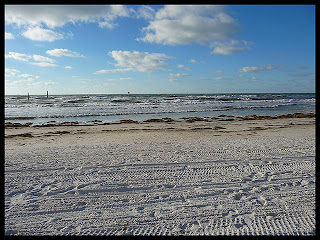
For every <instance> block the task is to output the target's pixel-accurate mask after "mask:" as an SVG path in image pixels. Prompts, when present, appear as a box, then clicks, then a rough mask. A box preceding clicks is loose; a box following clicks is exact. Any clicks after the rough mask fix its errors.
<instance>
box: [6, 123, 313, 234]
mask: <svg viewBox="0 0 320 240" xmlns="http://www.w3.org/2000/svg"><path fill="white" fill-rule="evenodd" d="M217 126H220V127H223V129H216V130H215V127H217ZM168 128H169V129H168ZM208 128H211V129H208ZM261 128H262V129H264V130H261ZM143 129H144V130H143ZM146 129H151V130H146ZM63 131H68V132H69V133H63ZM23 133H30V134H32V136H33V137H22V136H15V135H17V134H23ZM5 135H6V136H7V137H6V139H5V234H6V235H11V234H17V235H313V234H315V119H314V118H313V119H273V120H254V121H252V120H251V121H234V122H194V123H182V122H175V123H171V124H168V123H148V124H145V123H141V124H117V125H100V126H90V127H85V126H69V127H65V126H63V127H62V126H59V127H46V128H45V127H42V128H35V127H25V128H21V129H6V130H5ZM10 136H11V137H10Z"/></svg>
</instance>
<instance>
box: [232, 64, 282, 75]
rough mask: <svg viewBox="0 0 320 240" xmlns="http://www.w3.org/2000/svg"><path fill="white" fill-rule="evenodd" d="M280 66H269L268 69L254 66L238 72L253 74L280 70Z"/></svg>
mask: <svg viewBox="0 0 320 240" xmlns="http://www.w3.org/2000/svg"><path fill="white" fill-rule="evenodd" d="M279 68H280V66H279V65H271V64H268V65H267V66H266V67H261V66H254V67H243V68H241V69H239V70H238V72H245V73H252V72H262V71H267V70H273V69H279Z"/></svg>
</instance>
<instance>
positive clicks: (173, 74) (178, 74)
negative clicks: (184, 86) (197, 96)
mask: <svg viewBox="0 0 320 240" xmlns="http://www.w3.org/2000/svg"><path fill="white" fill-rule="evenodd" d="M169 76H170V77H185V76H190V75H189V74H186V73H170V74H169Z"/></svg>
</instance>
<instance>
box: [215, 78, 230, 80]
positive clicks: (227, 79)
mask: <svg viewBox="0 0 320 240" xmlns="http://www.w3.org/2000/svg"><path fill="white" fill-rule="evenodd" d="M231 79H232V78H230V77H215V78H214V80H231Z"/></svg>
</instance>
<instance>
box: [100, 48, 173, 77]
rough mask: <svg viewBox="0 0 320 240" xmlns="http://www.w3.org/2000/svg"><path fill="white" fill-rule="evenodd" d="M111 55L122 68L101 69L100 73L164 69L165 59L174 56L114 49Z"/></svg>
mask: <svg viewBox="0 0 320 240" xmlns="http://www.w3.org/2000/svg"><path fill="white" fill-rule="evenodd" d="M109 55H110V56H111V57H112V58H113V59H114V60H115V61H116V62H117V63H116V64H115V66H117V67H121V69H112V70H100V71H98V72H99V73H107V72H112V71H138V72H153V71H157V70H163V67H164V66H166V65H167V63H166V62H165V61H164V60H166V59H170V58H172V57H170V56H167V55H165V54H162V53H149V52H138V51H132V52H130V51H112V52H110V53H109ZM102 71H104V72H102Z"/></svg>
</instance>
